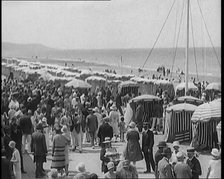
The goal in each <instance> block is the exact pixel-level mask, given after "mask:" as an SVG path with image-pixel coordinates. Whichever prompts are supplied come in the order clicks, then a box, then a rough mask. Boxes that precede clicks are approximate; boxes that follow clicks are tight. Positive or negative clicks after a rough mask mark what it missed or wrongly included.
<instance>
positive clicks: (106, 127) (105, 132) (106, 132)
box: [97, 122, 113, 145]
mask: <svg viewBox="0 0 224 179" xmlns="http://www.w3.org/2000/svg"><path fill="white" fill-rule="evenodd" d="M97 136H98V137H99V138H100V145H101V144H102V142H103V141H104V140H105V137H110V139H111V138H112V137H113V128H112V127H111V125H110V124H108V123H107V122H105V123H103V124H102V125H101V126H100V127H99V131H98V134H97Z"/></svg>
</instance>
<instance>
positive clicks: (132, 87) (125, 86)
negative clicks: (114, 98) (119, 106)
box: [118, 81, 139, 96]
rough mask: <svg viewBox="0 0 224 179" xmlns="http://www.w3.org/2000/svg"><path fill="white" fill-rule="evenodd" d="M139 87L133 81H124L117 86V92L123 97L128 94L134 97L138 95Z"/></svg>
mask: <svg viewBox="0 0 224 179" xmlns="http://www.w3.org/2000/svg"><path fill="white" fill-rule="evenodd" d="M138 88H139V85H138V83H136V82H133V81H124V82H121V83H120V84H119V85H118V91H119V92H120V93H121V96H125V95H126V94H128V93H131V94H132V93H134V94H135V96H137V95H138Z"/></svg>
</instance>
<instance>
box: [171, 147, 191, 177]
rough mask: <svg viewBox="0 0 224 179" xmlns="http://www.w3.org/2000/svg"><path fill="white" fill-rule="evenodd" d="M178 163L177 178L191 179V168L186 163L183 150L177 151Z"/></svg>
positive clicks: (175, 168) (175, 167)
mask: <svg viewBox="0 0 224 179" xmlns="http://www.w3.org/2000/svg"><path fill="white" fill-rule="evenodd" d="M176 158H177V163H176V165H175V166H174V174H175V177H176V179H182V178H185V179H190V178H191V177H192V173H191V168H190V167H189V165H188V164H186V163H184V159H185V156H184V153H183V152H181V151H180V152H177V154H176Z"/></svg>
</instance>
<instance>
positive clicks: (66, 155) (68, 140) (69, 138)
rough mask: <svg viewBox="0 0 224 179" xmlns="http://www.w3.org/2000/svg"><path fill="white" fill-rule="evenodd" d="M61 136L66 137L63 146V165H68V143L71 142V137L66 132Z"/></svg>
mask: <svg viewBox="0 0 224 179" xmlns="http://www.w3.org/2000/svg"><path fill="white" fill-rule="evenodd" d="M62 135H63V136H65V138H66V139H67V144H66V146H65V165H68V164H69V156H68V154H69V145H70V143H71V137H70V134H69V133H68V132H67V133H62Z"/></svg>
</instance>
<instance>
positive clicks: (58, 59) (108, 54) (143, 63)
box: [29, 47, 221, 81]
mask: <svg viewBox="0 0 224 179" xmlns="http://www.w3.org/2000/svg"><path fill="white" fill-rule="evenodd" d="M29 60H31V61H38V62H41V63H50V64H52V63H53V64H55V63H56V64H59V65H64V64H65V63H66V65H71V64H73V63H74V65H75V66H78V67H87V68H93V67H100V68H101V69H102V68H105V69H106V68H107V67H108V68H109V69H111V67H114V69H116V70H118V73H124V70H122V69H128V70H129V72H131V71H138V69H144V70H147V71H156V69H157V68H158V67H159V66H164V67H165V68H166V69H167V68H168V69H170V71H171V72H173V73H176V72H177V71H178V70H179V71H183V72H184V71H185V61H186V60H185V48H177V49H174V48H155V49H153V50H151V49H146V48H144V49H140V48H139V49H92V50H89V49H88V50H87V49H82V50H63V51H60V52H59V51H57V52H48V53H47V55H46V54H37V56H36V58H34V57H32V59H30V58H29ZM188 64H189V74H190V75H193V76H201V79H200V80H205V79H206V78H209V77H212V78H215V79H217V80H218V81H220V80H221V48H215V51H214V49H213V48H211V47H206V48H189V62H188ZM112 69H113V68H112ZM125 73H128V71H127V70H126V71H125ZM217 80H216V81H217Z"/></svg>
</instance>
